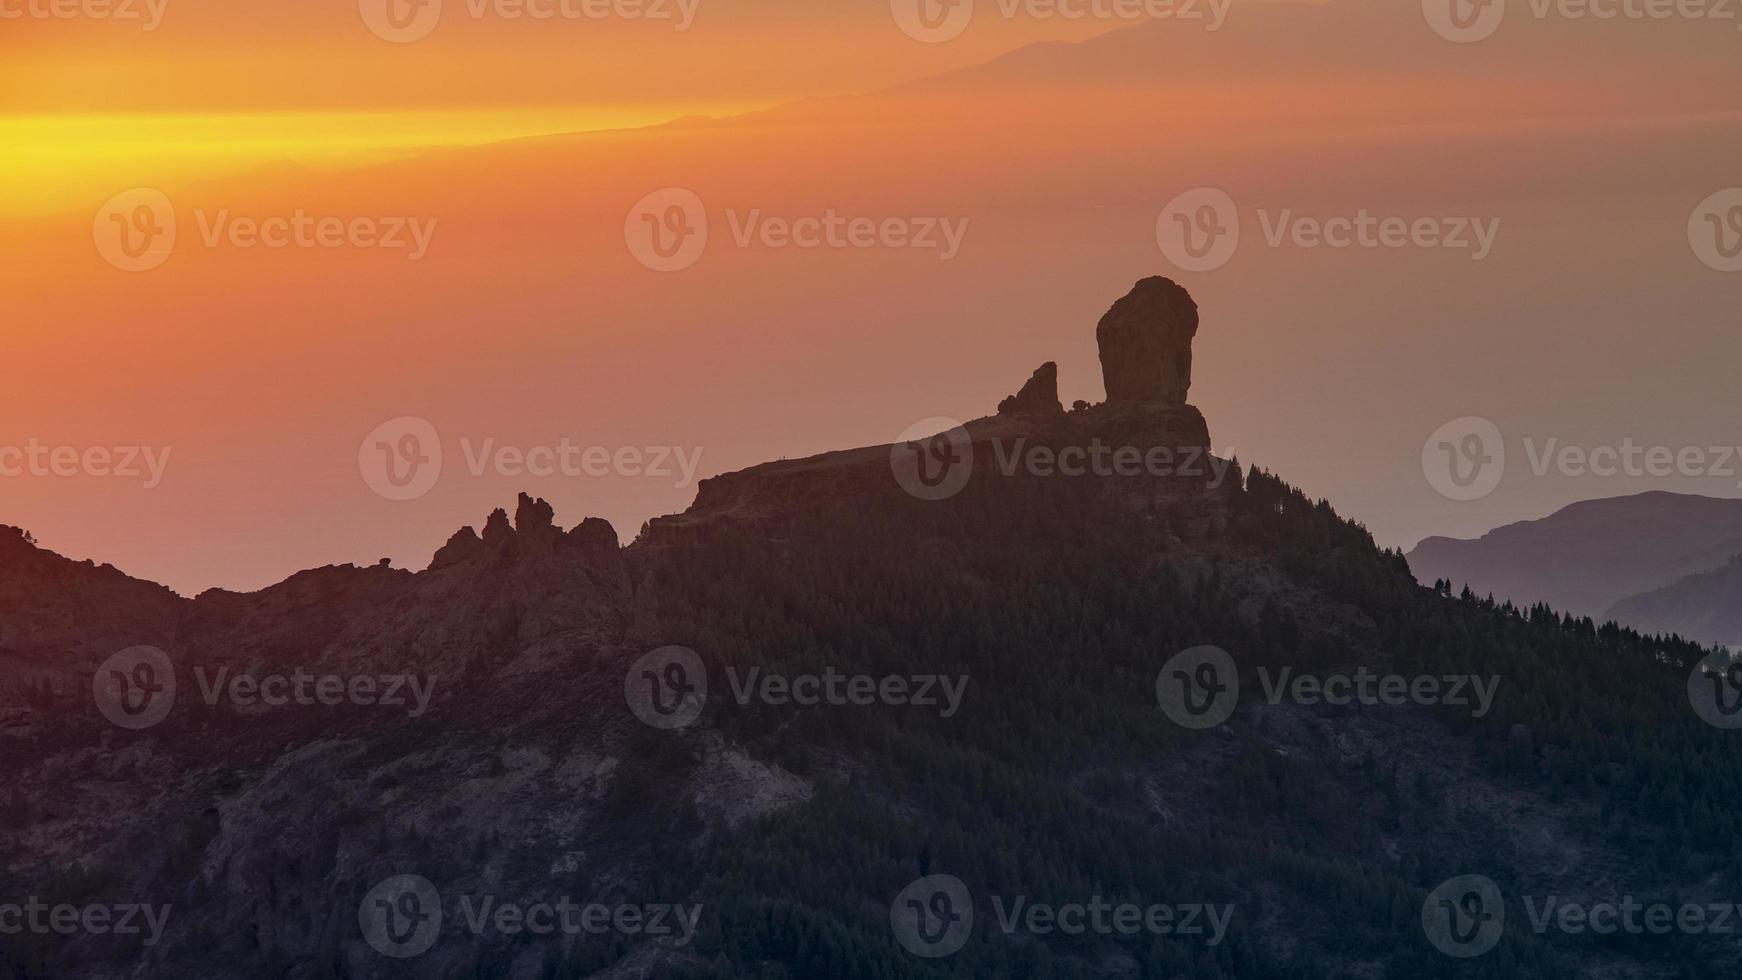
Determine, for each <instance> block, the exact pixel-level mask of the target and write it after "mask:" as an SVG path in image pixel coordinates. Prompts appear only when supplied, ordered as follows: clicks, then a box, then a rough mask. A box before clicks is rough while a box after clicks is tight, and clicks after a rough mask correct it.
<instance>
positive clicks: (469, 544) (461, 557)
mask: <svg viewBox="0 0 1742 980" xmlns="http://www.w3.org/2000/svg"><path fill="white" fill-rule="evenodd" d="M483 553H484V541H483V539H482V538H480V537H478V532H477V531H475V530H473V529H472V525H470V524H467V525H466V526H465V527H462V528H460V529H459V530H458V531H455V532H454V536H453V537H451V538H449V539H448V543H447V544H444V545H442V546H441V548H440V549H439V550H437V551H436V553H435V557H434V558H433V559H431V560H430V563H429V567H430V568H432V569H433V568H447V567H448V566H450V565H460V564H463V563H465V562H468V561H471V560H472V559H473V558H476V557H478V556H479V555H481V554H483Z"/></svg>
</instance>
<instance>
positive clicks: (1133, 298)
mask: <svg viewBox="0 0 1742 980" xmlns="http://www.w3.org/2000/svg"><path fill="white" fill-rule="evenodd" d="M1197 333H1198V304H1197V303H1195V302H1193V301H1192V297H1191V294H1190V293H1188V292H1186V290H1185V287H1183V286H1181V285H1180V284H1178V283H1176V282H1174V281H1173V280H1171V279H1167V278H1164V277H1162V276H1151V277H1149V278H1148V279H1142V280H1139V281H1138V283H1137V285H1135V286H1133V287H1131V291H1130V292H1129V293H1126V294H1125V296H1124V297H1122V298H1121V299H1120V300H1119V301H1118V302H1116V303H1114V304H1113V307H1112V308H1111V309H1109V310H1108V311H1107V313H1106V315H1105V316H1103V317H1101V322H1100V323H1099V324H1098V325H1097V326H1096V327H1095V342H1096V344H1097V345H1099V347H1100V350H1101V378H1102V380H1103V381H1104V382H1105V383H1106V386H1107V402H1108V404H1112V405H1146V404H1160V405H1184V404H1185V403H1186V393H1187V392H1188V391H1190V390H1191V386H1192V338H1193V337H1195V336H1197Z"/></svg>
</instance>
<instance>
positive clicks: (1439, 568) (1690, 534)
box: [1409, 491, 1742, 635]
mask: <svg viewBox="0 0 1742 980" xmlns="http://www.w3.org/2000/svg"><path fill="white" fill-rule="evenodd" d="M1737 554H1742V500H1733V499H1720V498H1715V497H1700V496H1694V495H1690V494H1679V493H1663V492H1659V491H1654V492H1651V493H1641V494H1636V495H1634V496H1631V497H1609V498H1605V499H1602V500H1585V501H1580V502H1579V503H1576V504H1572V505H1570V506H1568V507H1564V508H1562V509H1561V510H1558V511H1556V512H1555V513H1553V514H1550V515H1549V516H1548V517H1545V518H1542V519H1541V520H1536V521H1521V522H1519V523H1517V524H1508V525H1506V526H1504V527H1497V528H1495V529H1494V530H1492V531H1489V532H1488V533H1487V534H1484V535H1482V536H1481V537H1480V538H1476V539H1474V540H1460V539H1455V538H1439V537H1434V538H1426V539H1424V540H1423V541H1422V542H1421V543H1420V544H1418V545H1416V547H1415V550H1414V551H1412V552H1410V553H1409V567H1410V568H1412V569H1414V571H1415V576H1416V578H1417V579H1418V580H1420V581H1422V582H1434V581H1437V580H1440V579H1445V580H1448V581H1450V582H1451V583H1452V585H1453V587H1454V588H1458V587H1462V586H1465V585H1468V586H1469V587H1470V588H1471V589H1472V590H1474V591H1476V592H1477V593H1480V594H1482V595H1488V594H1490V593H1492V594H1493V595H1494V597H1495V598H1496V599H1499V600H1501V601H1510V602H1513V603H1516V604H1518V605H1530V604H1532V603H1537V602H1545V603H1548V604H1549V605H1551V606H1553V607H1554V608H1556V609H1560V610H1563V611H1565V612H1570V613H1575V614H1578V615H1581V616H1596V617H1601V616H1603V615H1605V614H1606V613H1608V612H1609V610H1610V608H1611V607H1613V606H1614V605H1615V604H1616V603H1617V602H1619V601H1621V600H1622V599H1625V598H1627V597H1629V596H1634V595H1637V594H1639V593H1641V592H1648V591H1651V590H1653V589H1657V588H1661V587H1663V586H1667V585H1669V584H1671V583H1673V582H1675V581H1677V580H1678V579H1681V578H1682V577H1684V576H1687V575H1692V574H1695V573H1698V572H1705V571H1710V570H1712V569H1714V568H1717V567H1719V566H1721V565H1723V564H1724V563H1725V562H1726V561H1728V560H1729V559H1730V558H1731V556H1733V555H1737ZM1627 624H1628V625H1637V624H1633V623H1631V622H1628V623H1627ZM1642 628H1643V627H1642ZM1684 635H1692V634H1686V633H1685V631H1684Z"/></svg>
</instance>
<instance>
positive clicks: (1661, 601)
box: [1609, 556, 1742, 647]
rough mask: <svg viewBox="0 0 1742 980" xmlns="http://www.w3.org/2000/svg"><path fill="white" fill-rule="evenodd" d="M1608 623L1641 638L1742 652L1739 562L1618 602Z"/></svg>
mask: <svg viewBox="0 0 1742 980" xmlns="http://www.w3.org/2000/svg"><path fill="white" fill-rule="evenodd" d="M1609 618H1610V619H1613V620H1615V621H1616V622H1621V623H1626V624H1627V625H1629V626H1631V627H1633V628H1634V629H1637V630H1639V631H1640V632H1642V633H1663V634H1666V635H1667V634H1671V633H1674V634H1678V635H1680V636H1684V637H1687V638H1688V639H1690V640H1697V641H1700V642H1702V643H1721V644H1724V645H1725V646H1734V647H1742V556H1737V557H1734V558H1731V559H1730V561H1729V563H1728V564H1726V565H1724V567H1722V568H1719V569H1715V570H1713V571H1710V572H1700V573H1699V574H1696V575H1689V576H1688V577H1686V578H1684V579H1682V580H1681V581H1679V582H1677V583H1675V584H1674V585H1667V586H1664V587H1663V588H1661V589H1656V590H1654V591H1651V592H1646V593H1643V594H1641V595H1636V596H1629V597H1627V598H1625V599H1622V600H1621V601H1620V602H1617V603H1615V605H1614V606H1612V607H1610V609H1609Z"/></svg>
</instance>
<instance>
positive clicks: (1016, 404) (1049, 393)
mask: <svg viewBox="0 0 1742 980" xmlns="http://www.w3.org/2000/svg"><path fill="white" fill-rule="evenodd" d="M1063 411H1064V408H1063V406H1061V405H1059V366H1058V364H1056V363H1054V362H1053V361H1047V362H1046V363H1045V364H1042V365H1041V366H1040V367H1038V368H1036V369H1035V371H1034V375H1033V376H1032V377H1030V378H1029V379H1028V383H1027V384H1024V385H1023V386H1022V390H1021V391H1018V392H1017V393H1016V394H1014V395H1011V396H1010V397H1009V398H1006V399H1004V400H1003V401H1001V402H999V403H998V414H999V415H1057V414H1059V413H1060V412H1063Z"/></svg>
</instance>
